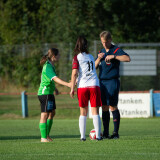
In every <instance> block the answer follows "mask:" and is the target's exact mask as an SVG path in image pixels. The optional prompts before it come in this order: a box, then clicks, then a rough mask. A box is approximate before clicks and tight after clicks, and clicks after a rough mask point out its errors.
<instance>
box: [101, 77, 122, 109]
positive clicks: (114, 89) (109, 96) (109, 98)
mask: <svg viewBox="0 0 160 160" xmlns="http://www.w3.org/2000/svg"><path fill="white" fill-rule="evenodd" d="M100 89H101V100H102V105H110V106H117V104H118V95H119V89H120V81H119V79H111V80H100Z"/></svg>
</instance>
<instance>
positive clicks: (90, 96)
mask: <svg viewBox="0 0 160 160" xmlns="http://www.w3.org/2000/svg"><path fill="white" fill-rule="evenodd" d="M74 53H75V56H74V58H73V63H72V76H71V91H70V96H71V97H72V98H73V96H74V88H75V84H76V79H77V76H78V79H77V88H78V89H77V96H78V101H79V107H80V117H79V129H80V134H81V141H85V140H86V137H85V133H86V119H87V112H88V101H89V100H90V103H91V111H92V115H93V125H94V128H95V130H96V137H97V140H102V137H101V136H100V133H101V120H100V116H99V107H100V106H101V104H102V103H101V93H100V87H99V80H98V77H97V74H96V69H95V60H94V58H93V56H92V55H91V54H89V52H88V50H87V40H86V39H85V38H84V37H83V36H80V37H78V39H77V42H76V45H75V49H74Z"/></svg>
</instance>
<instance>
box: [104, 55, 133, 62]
mask: <svg viewBox="0 0 160 160" xmlns="http://www.w3.org/2000/svg"><path fill="white" fill-rule="evenodd" d="M111 59H117V60H119V61H122V62H130V61H131V59H130V57H129V56H128V55H120V56H118V55H117V56H115V55H108V56H107V57H106V58H105V61H106V62H107V61H110V60H111Z"/></svg>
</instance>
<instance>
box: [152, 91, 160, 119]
mask: <svg viewBox="0 0 160 160" xmlns="http://www.w3.org/2000/svg"><path fill="white" fill-rule="evenodd" d="M153 105H154V111H155V116H156V117H160V93H154V94H153Z"/></svg>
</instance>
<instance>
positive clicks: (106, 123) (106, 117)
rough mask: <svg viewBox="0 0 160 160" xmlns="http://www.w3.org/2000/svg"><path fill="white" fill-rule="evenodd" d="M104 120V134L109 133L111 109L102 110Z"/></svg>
mask: <svg viewBox="0 0 160 160" xmlns="http://www.w3.org/2000/svg"><path fill="white" fill-rule="evenodd" d="M102 120H103V128H104V132H103V134H105V135H109V122H110V113H109V111H103V112H102Z"/></svg>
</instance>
